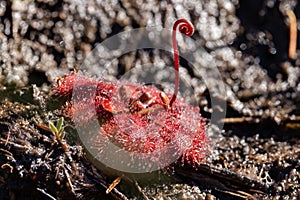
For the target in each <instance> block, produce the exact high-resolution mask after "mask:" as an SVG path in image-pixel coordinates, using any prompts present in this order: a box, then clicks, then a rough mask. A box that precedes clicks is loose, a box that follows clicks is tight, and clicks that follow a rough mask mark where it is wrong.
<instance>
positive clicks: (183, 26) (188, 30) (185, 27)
mask: <svg viewBox="0 0 300 200" xmlns="http://www.w3.org/2000/svg"><path fill="white" fill-rule="evenodd" d="M178 26H179V27H178ZM177 28H178V30H179V32H180V33H183V34H185V35H186V36H192V35H193V33H194V30H195V28H194V26H193V24H192V23H191V22H190V21H188V20H187V19H178V20H177V21H176V22H175V23H174V25H173V32H172V43H173V49H174V69H175V89H174V94H173V96H172V99H171V101H170V106H172V104H173V102H174V101H175V100H176V96H177V93H178V89H179V73H178V71H179V55H178V46H177V41H176V30H177Z"/></svg>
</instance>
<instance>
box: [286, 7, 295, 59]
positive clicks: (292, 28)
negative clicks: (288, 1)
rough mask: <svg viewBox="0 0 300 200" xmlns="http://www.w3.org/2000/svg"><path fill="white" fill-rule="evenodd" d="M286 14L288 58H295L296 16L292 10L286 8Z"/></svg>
mask: <svg viewBox="0 0 300 200" xmlns="http://www.w3.org/2000/svg"><path fill="white" fill-rule="evenodd" d="M286 14H287V16H288V17H289V20H290V44H289V58H291V59H295V58H296V48H297V18H296V16H295V13H294V12H293V11H292V10H287V11H286Z"/></svg>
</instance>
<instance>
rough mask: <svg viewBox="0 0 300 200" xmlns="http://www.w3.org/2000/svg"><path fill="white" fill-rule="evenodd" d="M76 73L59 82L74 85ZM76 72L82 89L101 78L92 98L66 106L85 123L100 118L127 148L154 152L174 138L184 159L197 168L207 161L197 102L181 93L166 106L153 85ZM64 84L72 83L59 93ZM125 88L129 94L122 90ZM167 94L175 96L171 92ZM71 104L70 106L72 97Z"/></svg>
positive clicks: (108, 134)
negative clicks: (106, 78)
mask: <svg viewBox="0 0 300 200" xmlns="http://www.w3.org/2000/svg"><path fill="white" fill-rule="evenodd" d="M73 76H75V74H74V73H72V74H70V75H69V76H65V77H64V78H63V79H61V80H60V81H61V82H62V83H65V84H70V83H71V81H69V80H72V79H73V80H74V77H73ZM77 76H78V77H79V78H78V79H77V83H76V84H77V87H79V88H81V90H84V89H86V88H88V84H95V83H97V87H96V92H95V94H96V95H95V97H94V100H93V101H92V100H90V101H83V100H82V101H79V102H78V103H77V104H76V105H75V106H68V107H67V108H66V110H67V113H68V116H69V117H72V115H73V113H74V112H78V113H84V115H83V117H82V119H81V121H82V123H86V122H88V121H89V119H91V118H93V117H97V118H98V120H99V124H101V130H102V132H101V133H99V134H102V135H104V136H105V137H107V138H109V141H110V142H113V143H114V144H115V145H117V146H119V147H120V148H123V149H125V150H127V151H129V152H135V153H153V152H156V151H160V150H162V149H164V147H166V145H168V144H171V143H172V142H173V143H174V144H172V145H173V146H174V148H177V151H178V152H179V153H181V154H182V155H183V156H182V158H183V161H184V162H186V163H188V164H190V165H192V166H194V167H196V166H197V165H198V164H199V163H201V162H202V161H203V160H204V158H205V155H206V153H207V146H208V144H209V142H208V138H207V136H206V134H205V131H206V130H205V119H204V118H202V117H201V116H200V114H199V111H200V110H199V108H198V107H193V106H190V105H188V104H186V103H185V102H184V100H183V99H181V98H177V99H176V100H175V101H174V103H173V105H172V107H169V108H166V104H165V102H164V100H163V99H162V97H161V93H163V92H162V91H161V90H159V89H157V88H156V87H154V86H144V85H139V84H132V83H128V82H121V81H116V82H106V81H104V80H96V79H91V78H88V77H85V76H83V75H77ZM65 88H68V90H69V91H72V87H70V85H66V86H62V85H60V86H59V87H57V88H56V90H57V91H58V92H57V94H58V95H62V94H63V95H67V94H69V91H68V92H66V89H65ZM60 90H62V91H60ZM124 90H126V94H127V96H121V95H119V94H120V93H122V92H121V91H123V92H124ZM164 95H165V98H166V97H167V98H171V97H172V95H171V94H164ZM145 96H146V97H145ZM68 104H69V105H71V101H69V103H68ZM88 107H93V108H94V109H95V112H94V114H93V113H92V114H91V113H90V114H89V115H87V114H88V112H85V110H87V108H88ZM144 110H147V111H145V112H144ZM153 159H155V158H153Z"/></svg>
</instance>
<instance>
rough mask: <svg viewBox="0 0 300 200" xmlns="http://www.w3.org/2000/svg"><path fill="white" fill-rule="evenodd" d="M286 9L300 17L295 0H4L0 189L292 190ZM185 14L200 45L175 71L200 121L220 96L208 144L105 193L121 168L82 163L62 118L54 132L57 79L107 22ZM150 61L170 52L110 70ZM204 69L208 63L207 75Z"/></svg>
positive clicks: (99, 194)
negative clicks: (188, 158)
mask: <svg viewBox="0 0 300 200" xmlns="http://www.w3.org/2000/svg"><path fill="white" fill-rule="evenodd" d="M287 10H292V11H294V12H295V15H296V17H297V18H299V16H300V5H299V3H298V1H296V0H294V1H292V0H286V1H276V0H264V1H260V3H253V2H252V1H250V0H244V1H240V2H239V1H234V0H232V1H229V0H223V1H216V0H211V1H199V2H198V1H197V2H196V1H195V2H190V1H176V2H175V1H174V2H173V1H172V2H166V1H149V2H141V1H126V0H120V1H112V2H110V1H101V2H100V1H99V2H98V1H84V2H81V1H67V0H66V1H36V2H35V1H1V2H0V22H1V23H0V52H1V53H0V62H1V67H0V86H1V87H0V90H1V94H0V100H1V104H0V108H1V109H0V133H1V135H0V165H1V170H0V191H1V192H0V199H75V198H76V199H106V198H111V199H130V198H137V199H143V198H144V199H147V198H148V199H300V139H299V138H300V135H299V134H300V82H299V77H300V68H299V65H300V53H299V50H298V51H296V54H295V55H296V56H295V57H294V58H290V57H289V53H288V51H289V46H290V44H289V43H290V34H289V28H290V20H289V18H288V16H287ZM181 17H185V18H187V19H190V20H191V21H192V23H193V24H194V25H195V27H196V31H195V34H194V36H193V39H194V40H195V41H196V42H197V44H198V45H201V46H202V47H203V49H204V50H203V49H196V50H194V51H193V55H194V57H195V58H196V59H195V60H194V63H193V66H191V64H189V63H188V62H187V61H186V60H184V59H181V66H182V69H181V71H183V72H184V73H183V75H182V76H183V78H184V80H186V81H188V82H190V84H191V85H192V86H193V88H194V91H195V93H197V94H196V97H197V100H198V102H199V103H198V104H199V106H200V109H201V111H200V112H201V114H202V116H203V117H205V118H207V119H208V124H210V121H209V119H210V117H211V115H212V113H214V112H221V111H220V110H219V108H218V107H214V106H213V105H212V102H211V97H212V96H213V97H215V98H216V99H217V100H218V101H219V102H224V103H225V104H226V107H227V111H226V116H225V118H224V119H221V121H218V122H215V123H217V124H215V125H220V124H224V127H223V129H222V130H221V129H218V128H217V127H216V126H213V128H214V129H213V130H211V131H210V132H208V135H209V136H210V138H211V146H212V148H211V149H210V151H209V152H208V155H207V158H206V161H205V162H204V163H203V164H201V165H200V166H199V167H198V169H197V170H195V169H194V168H192V167H190V166H188V165H184V166H182V165H181V164H174V165H173V166H172V167H170V169H167V170H165V171H164V172H160V173H158V174H153V176H154V177H155V178H154V180H153V181H151V182H150V183H145V182H143V181H139V180H138V181H137V182H135V181H134V180H133V179H132V178H130V177H126V176H125V177H123V178H122V180H121V182H120V183H119V184H118V185H116V187H115V189H113V190H112V191H111V192H110V193H109V194H105V191H106V189H107V188H108V186H109V185H110V184H111V183H112V182H113V181H114V179H115V178H117V177H114V176H111V175H109V174H107V173H104V172H102V171H101V170H98V169H96V168H95V167H94V166H93V165H92V164H91V163H90V161H89V160H88V159H87V158H86V155H85V153H84V150H83V148H82V147H81V145H79V144H80V143H79V140H78V138H77V135H76V131H74V128H73V124H72V122H71V121H70V120H68V119H67V118H65V122H64V127H65V130H64V131H65V133H66V137H65V139H64V140H62V141H58V140H57V138H55V137H54V135H53V134H52V133H51V131H50V130H49V128H48V123H49V121H50V122H53V123H55V122H56V121H57V120H58V119H59V117H60V115H61V106H63V105H64V102H65V100H66V99H64V98H57V97H55V96H54V95H53V88H54V87H55V84H56V79H57V78H58V77H61V76H63V75H65V74H68V73H69V71H72V70H74V69H77V70H79V69H80V67H81V64H82V63H83V61H84V58H85V57H86V55H87V54H88V53H89V52H91V50H92V49H93V48H95V47H96V45H97V44H98V43H100V42H102V41H103V40H104V39H106V38H109V37H110V36H112V35H114V34H117V33H119V32H121V31H123V30H129V29H132V28H140V27H145V26H152V25H156V26H161V27H165V28H167V29H171V26H172V24H173V22H174V21H175V19H176V18H181ZM298 27H299V23H298ZM298 30H299V28H298ZM298 36H299V33H298ZM296 43H297V44H298V46H299V45H300V42H299V37H298V39H297V41H296ZM185 48H186V47H185V46H181V51H182V52H183V54H184V53H185V52H186V51H187V50H186V49H185ZM147 63H154V64H155V65H159V66H168V65H172V55H171V54H170V53H167V52H162V51H158V50H153V51H150V50H140V51H137V52H133V53H130V54H127V55H122V56H120V57H119V59H117V60H116V61H115V62H113V63H111V66H110V68H111V73H112V74H113V75H114V76H115V77H117V78H120V77H122V75H123V74H124V73H126V72H128V71H129V70H130V69H134V68H136V67H140V66H141V65H144V64H147ZM209 68H214V69H215V68H217V69H218V71H219V72H220V74H221V79H216V78H215V76H214V75H212V74H209V73H210V71H209V70H207V71H205V70H206V69H209ZM201 73H208V74H209V75H210V76H208V77H207V80H206V82H205V81H204V80H203V76H201ZM219 84H225V87H226V97H225V95H223V94H222V93H219V90H218V89H216V88H217V87H218V85H219ZM211 123H213V122H211ZM151 176H152V175H151Z"/></svg>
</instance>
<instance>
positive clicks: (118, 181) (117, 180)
mask: <svg viewBox="0 0 300 200" xmlns="http://www.w3.org/2000/svg"><path fill="white" fill-rule="evenodd" d="M123 176H124V174H122V175H121V176H119V177H118V178H116V179H115V180H114V181H113V182H112V183H111V184H110V185H109V187H108V188H107V189H106V194H109V193H110V192H111V191H112V190H113V189H114V188H115V187H116V186H117V185H118V184H119V183H120V182H121V180H122V178H123Z"/></svg>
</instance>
